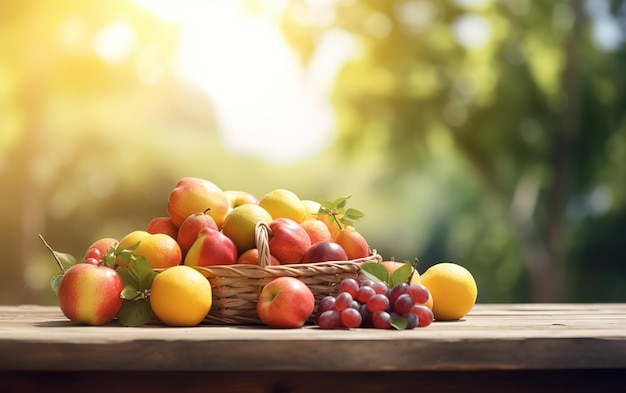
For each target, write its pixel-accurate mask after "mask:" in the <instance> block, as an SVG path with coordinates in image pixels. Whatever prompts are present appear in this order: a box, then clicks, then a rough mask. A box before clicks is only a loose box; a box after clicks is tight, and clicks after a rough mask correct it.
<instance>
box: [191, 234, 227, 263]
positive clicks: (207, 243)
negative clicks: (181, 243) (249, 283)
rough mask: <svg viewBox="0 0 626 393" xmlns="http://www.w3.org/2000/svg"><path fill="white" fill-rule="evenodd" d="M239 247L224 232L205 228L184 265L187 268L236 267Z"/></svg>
mask: <svg viewBox="0 0 626 393" xmlns="http://www.w3.org/2000/svg"><path fill="white" fill-rule="evenodd" d="M237 256H238V254H237V246H236V245H235V243H234V242H233V241H232V240H230V238H229V237H228V236H226V235H224V234H223V233H222V232H220V231H217V230H215V229H211V228H203V229H201V230H200V232H199V233H198V238H197V239H196V241H195V242H194V243H193V245H192V246H191V248H190V249H189V251H188V252H187V256H186V257H185V262H184V264H185V265H187V266H212V265H234V264H235V262H236V261H237Z"/></svg>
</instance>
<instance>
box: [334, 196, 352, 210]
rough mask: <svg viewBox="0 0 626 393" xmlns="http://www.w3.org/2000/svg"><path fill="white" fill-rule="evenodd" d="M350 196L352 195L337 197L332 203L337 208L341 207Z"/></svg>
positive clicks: (344, 205) (343, 206) (346, 202)
mask: <svg viewBox="0 0 626 393" xmlns="http://www.w3.org/2000/svg"><path fill="white" fill-rule="evenodd" d="M350 198H352V195H350V196H347V197H343V198H337V199H335V202H333V204H334V205H335V207H336V208H337V209H343V208H345V207H346V205H347V204H348V199H350Z"/></svg>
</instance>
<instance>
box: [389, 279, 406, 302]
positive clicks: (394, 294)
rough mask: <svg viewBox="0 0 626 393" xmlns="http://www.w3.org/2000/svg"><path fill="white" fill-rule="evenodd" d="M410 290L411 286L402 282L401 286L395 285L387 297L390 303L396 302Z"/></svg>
mask: <svg viewBox="0 0 626 393" xmlns="http://www.w3.org/2000/svg"><path fill="white" fill-rule="evenodd" d="M408 289H409V284H407V283H405V282H401V283H400V284H397V285H395V286H394V287H393V288H391V289H390V290H389V291H388V292H387V297H388V298H389V301H390V302H395V301H396V299H397V298H398V296H400V295H404V294H405V293H406V292H407V290H408Z"/></svg>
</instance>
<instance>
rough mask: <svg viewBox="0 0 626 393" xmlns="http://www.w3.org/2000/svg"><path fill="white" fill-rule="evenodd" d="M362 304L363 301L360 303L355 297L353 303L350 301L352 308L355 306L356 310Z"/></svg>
mask: <svg viewBox="0 0 626 393" xmlns="http://www.w3.org/2000/svg"><path fill="white" fill-rule="evenodd" d="M360 305H361V303H359V302H358V301H356V300H354V299H353V300H352V303H350V308H353V309H355V310H358V309H359V306H360Z"/></svg>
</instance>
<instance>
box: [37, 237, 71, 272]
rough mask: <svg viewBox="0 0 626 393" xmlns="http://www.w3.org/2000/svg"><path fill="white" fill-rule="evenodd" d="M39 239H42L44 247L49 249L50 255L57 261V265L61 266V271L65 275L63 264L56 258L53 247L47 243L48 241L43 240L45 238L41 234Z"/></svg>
mask: <svg viewBox="0 0 626 393" xmlns="http://www.w3.org/2000/svg"><path fill="white" fill-rule="evenodd" d="M39 238H40V239H41V241H42V242H43V244H44V246H46V248H47V249H48V251H50V253H51V254H52V257H53V258H54V260H55V261H57V265H59V268H60V269H61V271H62V272H63V273H65V269H64V268H63V264H62V263H61V261H60V260H59V258H58V257H57V256H56V254H55V253H54V250H53V249H52V247H50V245H49V244H48V243H47V242H46V240H45V239H44V238H43V236H41V234H39Z"/></svg>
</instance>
